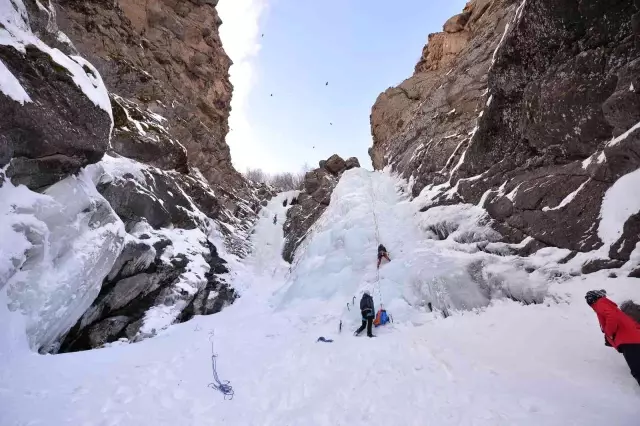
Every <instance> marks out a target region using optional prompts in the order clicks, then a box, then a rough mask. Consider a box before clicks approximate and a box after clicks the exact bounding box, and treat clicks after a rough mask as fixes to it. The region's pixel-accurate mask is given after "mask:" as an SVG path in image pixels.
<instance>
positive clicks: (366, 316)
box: [355, 291, 376, 337]
mask: <svg viewBox="0 0 640 426" xmlns="http://www.w3.org/2000/svg"><path fill="white" fill-rule="evenodd" d="M375 312H376V311H375V309H374V306H373V297H371V294H369V292H368V291H365V292H364V294H363V295H362V299H360V313H361V314H362V325H361V326H360V328H359V329H357V330H356V332H355V335H356V336H358V335H359V334H360V333H362V332H363V331H364V329H365V327H366V328H367V336H369V337H373V333H372V332H371V328H372V327H373V319H374V318H375V316H376V313H375Z"/></svg>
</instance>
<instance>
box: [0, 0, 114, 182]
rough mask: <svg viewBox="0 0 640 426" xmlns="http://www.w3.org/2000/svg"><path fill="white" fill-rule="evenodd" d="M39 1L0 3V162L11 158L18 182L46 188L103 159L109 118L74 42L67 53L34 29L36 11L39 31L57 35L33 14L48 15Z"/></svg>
mask: <svg viewBox="0 0 640 426" xmlns="http://www.w3.org/2000/svg"><path fill="white" fill-rule="evenodd" d="M36 3H39V2H37V1H34V0H27V1H26V4H27V5H28V6H29V9H28V8H27V6H25V3H23V1H22V0H15V1H9V0H4V1H2V2H1V3H0V75H2V78H0V81H1V83H0V116H2V117H3V119H2V120H0V167H4V166H5V165H7V164H9V167H8V168H7V169H6V174H7V176H8V177H9V178H11V180H12V181H13V182H14V183H15V184H18V183H23V184H26V185H27V186H29V187H30V188H44V187H46V186H49V185H51V184H53V183H55V182H57V181H59V180H61V179H63V178H64V177H65V176H67V175H69V174H71V173H76V172H78V171H79V170H80V169H81V168H82V167H83V166H85V165H87V164H90V163H95V162H97V161H98V160H100V158H101V157H102V155H103V154H104V153H105V152H106V150H107V148H108V146H109V136H110V132H111V128H112V125H113V122H112V118H111V104H110V102H109V95H108V93H107V89H106V88H105V86H104V84H103V82H102V79H101V77H100V74H99V73H98V72H97V71H96V69H95V68H94V67H93V66H92V65H91V64H90V63H88V62H87V61H86V60H84V59H83V58H82V57H80V56H78V55H77V53H74V51H73V49H72V48H70V47H69V48H68V49H64V51H65V52H66V53H64V52H63V51H61V50H60V49H58V48H57V47H58V46H55V47H52V46H50V45H48V44H46V43H45V42H44V41H42V40H41V39H40V38H38V37H37V36H36V34H34V33H33V32H32V28H31V23H30V17H36V19H35V20H36V25H35V27H36V29H37V30H39V31H36V32H37V33H38V35H40V36H41V37H42V38H43V39H45V40H55V39H56V37H55V36H54V37H45V35H49V36H51V32H52V31H53V32H55V34H57V28H56V27H55V25H53V26H48V25H44V24H42V23H40V22H39V21H38V19H37V17H40V16H42V14H44V15H45V16H46V21H47V22H48V21H49V20H51V19H53V18H52V16H51V15H52V13H53V12H52V11H53V9H52V7H49V8H44V7H43V9H40V8H38V7H37V6H36ZM46 3H47V4H49V2H46ZM39 4H40V3H39ZM49 6H50V4H49ZM28 11H29V12H30V13H29V14H28Z"/></svg>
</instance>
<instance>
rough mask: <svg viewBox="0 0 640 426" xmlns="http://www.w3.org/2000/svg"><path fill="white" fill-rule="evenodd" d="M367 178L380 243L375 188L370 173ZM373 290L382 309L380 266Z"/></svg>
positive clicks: (377, 240)
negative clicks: (376, 292) (376, 293)
mask: <svg viewBox="0 0 640 426" xmlns="http://www.w3.org/2000/svg"><path fill="white" fill-rule="evenodd" d="M368 178H369V188H370V191H369V196H370V197H371V213H372V215H373V224H374V227H375V231H376V245H380V224H379V222H378V215H377V214H376V197H375V190H374V188H373V180H372V179H371V175H369V176H368ZM373 288H374V292H375V290H377V291H378V297H379V298H380V308H382V309H384V299H383V297H382V288H381V285H380V268H376V285H374V287H373Z"/></svg>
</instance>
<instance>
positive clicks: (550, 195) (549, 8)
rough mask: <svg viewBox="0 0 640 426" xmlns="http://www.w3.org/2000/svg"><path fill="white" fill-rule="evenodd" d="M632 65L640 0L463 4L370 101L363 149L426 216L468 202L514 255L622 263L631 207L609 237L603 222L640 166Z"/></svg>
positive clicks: (633, 233)
mask: <svg viewBox="0 0 640 426" xmlns="http://www.w3.org/2000/svg"><path fill="white" fill-rule="evenodd" d="M639 66H640V5H639V4H638V2H637V1H636V2H634V1H632V0H623V1H616V2H610V1H604V0H596V1H591V2H574V1H568V0H567V1H565V0H553V1H551V0H524V1H521V0H518V1H513V0H476V1H472V2H470V3H469V4H468V5H467V6H466V8H465V10H464V11H463V12H462V14H460V15H457V16H455V17H453V18H451V19H450V20H449V21H448V22H447V23H446V24H445V25H444V31H443V32H442V33H438V34H432V35H430V36H429V42H428V44H427V46H426V47H425V48H424V51H423V53H422V57H421V59H420V61H419V62H418V64H417V66H416V68H415V72H414V74H413V76H411V77H410V78H409V79H407V80H405V81H404V82H403V83H402V84H400V85H399V86H398V87H394V88H390V89H388V90H387V91H385V92H384V93H383V94H381V95H380V96H379V97H378V99H377V101H376V103H375V105H374V107H373V110H372V114H371V127H372V134H373V140H374V143H373V147H372V148H371V149H370V155H371V157H372V159H373V163H374V166H375V167H376V168H378V169H382V168H385V167H389V168H390V169H391V170H394V171H396V172H398V173H400V174H401V175H402V176H403V177H405V178H406V179H408V180H409V181H410V183H411V188H412V195H413V196H414V197H420V199H421V200H423V202H424V209H423V210H424V211H426V210H428V209H429V208H432V207H435V206H438V205H447V204H460V203H467V204H475V205H478V206H480V207H482V208H484V209H486V211H487V212H488V214H489V215H490V219H491V224H492V226H493V227H494V229H495V230H496V231H498V232H499V233H500V235H501V238H502V241H504V242H507V243H521V242H526V244H524V245H523V247H522V248H521V249H520V253H521V254H527V253H530V252H532V251H535V250H538V249H540V248H542V247H547V246H550V247H557V248H562V249H567V250H570V251H572V252H573V254H572V256H575V255H576V253H580V252H585V253H586V252H594V251H597V253H599V255H600V256H601V257H602V259H599V260H598V261H597V262H595V263H594V262H593V260H592V261H591V262H590V265H586V264H585V268H586V269H585V270H584V272H592V271H594V270H598V269H602V268H606V267H618V266H620V264H621V263H624V262H626V261H628V260H629V256H630V253H631V252H632V250H633V249H634V248H635V246H636V244H637V243H638V241H639V239H640V233H639V232H638V229H640V228H638V223H639V222H638V215H639V213H640V212H638V211H637V210H638V209H637V207H634V206H630V207H629V208H630V209H632V210H633V211H629V212H627V213H628V214H626V215H625V216H624V217H620V218H618V219H619V220H620V221H621V225H620V226H619V228H620V229H615V230H614V232H607V230H606V229H605V228H606V224H603V223H601V218H602V215H603V211H604V210H606V209H609V208H611V207H610V204H611V199H612V196H611V197H605V194H607V191H609V190H612V188H613V186H614V184H615V183H616V182H618V181H619V180H620V179H621V178H622V177H624V176H625V175H627V178H629V176H630V175H629V174H630V173H632V172H634V171H636V170H637V169H638V168H639V167H640V126H639V124H640V88H639V85H640V81H639V78H640V72H639V71H640V68H639ZM616 191H617V190H616ZM609 194H610V195H611V194H613V192H611V191H610V192H609ZM605 198H608V199H610V202H609V205H605V203H603V199H605ZM619 208H621V209H623V208H624V207H623V206H619ZM634 209H635V210H634ZM622 224H624V226H622Z"/></svg>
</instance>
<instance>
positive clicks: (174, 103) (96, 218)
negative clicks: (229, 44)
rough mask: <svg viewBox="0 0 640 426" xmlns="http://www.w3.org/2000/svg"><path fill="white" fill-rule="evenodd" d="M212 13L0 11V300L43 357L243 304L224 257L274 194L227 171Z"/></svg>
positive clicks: (224, 103) (12, 6) (139, 335)
mask: <svg viewBox="0 0 640 426" xmlns="http://www.w3.org/2000/svg"><path fill="white" fill-rule="evenodd" d="M214 6H215V4H214V3H213V2H205V1H202V2H150V1H147V2H121V3H119V2H103V1H60V2H59V4H58V7H57V8H56V7H55V6H54V4H53V3H52V2H40V1H37V0H22V1H21V0H14V1H11V2H8V1H4V2H0V24H1V25H0V77H1V78H0V112H2V115H3V117H4V119H3V120H0V142H1V143H0V191H1V192H2V193H1V194H0V213H2V215H3V220H2V221H0V227H2V235H3V239H5V238H6V239H5V241H11V242H12V243H13V244H11V246H10V250H9V252H8V253H3V256H2V257H3V261H2V262H0V290H1V289H3V288H4V287H5V286H6V287H7V292H8V295H9V298H10V300H11V306H10V308H11V309H13V310H20V311H21V312H23V313H24V314H25V317H26V318H27V330H28V334H29V339H30V344H31V346H32V348H33V349H35V350H39V351H46V352H57V351H59V350H61V351H74V350H84V349H90V348H95V347H100V346H102V345H104V344H106V343H109V342H113V341H116V340H123V341H128V342H134V341H138V340H140V339H144V338H146V337H149V336H153V335H154V334H155V333H156V332H158V331H160V330H161V329H163V328H166V327H167V326H169V325H170V324H172V323H174V322H181V321H186V320H188V319H189V318H191V317H193V316H194V315H199V314H212V313H216V312H218V311H220V310H221V309H222V308H223V307H224V306H226V305H228V304H230V303H233V301H234V300H235V298H236V297H237V296H236V294H235V291H234V289H233V288H232V287H231V286H230V285H229V284H228V283H227V282H226V279H225V274H226V273H227V272H228V270H227V267H226V266H225V265H226V263H227V262H226V260H225V257H226V258H227V259H228V258H229V257H230V256H239V257H242V256H244V255H245V254H246V253H247V252H248V250H249V248H250V245H249V244H250V242H249V239H248V236H249V231H250V228H251V226H252V224H253V222H254V221H255V219H256V217H257V213H258V211H259V209H260V205H261V203H262V202H263V201H264V200H265V199H269V198H270V197H271V196H272V195H273V192H272V190H271V189H270V188H268V187H266V186H256V185H254V184H250V183H249V182H247V181H245V180H244V179H243V178H242V177H241V176H240V175H239V174H238V173H237V172H236V171H235V170H233V167H232V166H231V163H230V158H229V150H228V147H227V145H226V144H225V142H224V137H225V135H226V133H227V130H228V125H227V117H228V114H229V109H230V107H229V100H230V95H231V85H230V84H229V81H228V68H229V65H230V61H229V59H228V57H227V56H226V54H225V53H224V51H223V50H222V47H221V44H220V40H219V37H218V33H217V29H218V27H219V25H220V20H219V18H218V15H217V13H216V11H215V7H214ZM56 12H58V13H56ZM58 23H61V24H62V27H63V28H65V30H66V33H65V32H63V31H61V30H60V29H59V28H58ZM67 35H68V36H69V37H68V36H67ZM81 53H82V54H83V56H80V54H81ZM85 57H86V58H90V59H91V61H92V62H93V63H95V66H94V65H93V64H92V62H89V61H87V60H86V59H84V58H85ZM3 247H4V246H3ZM6 247H9V246H6Z"/></svg>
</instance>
